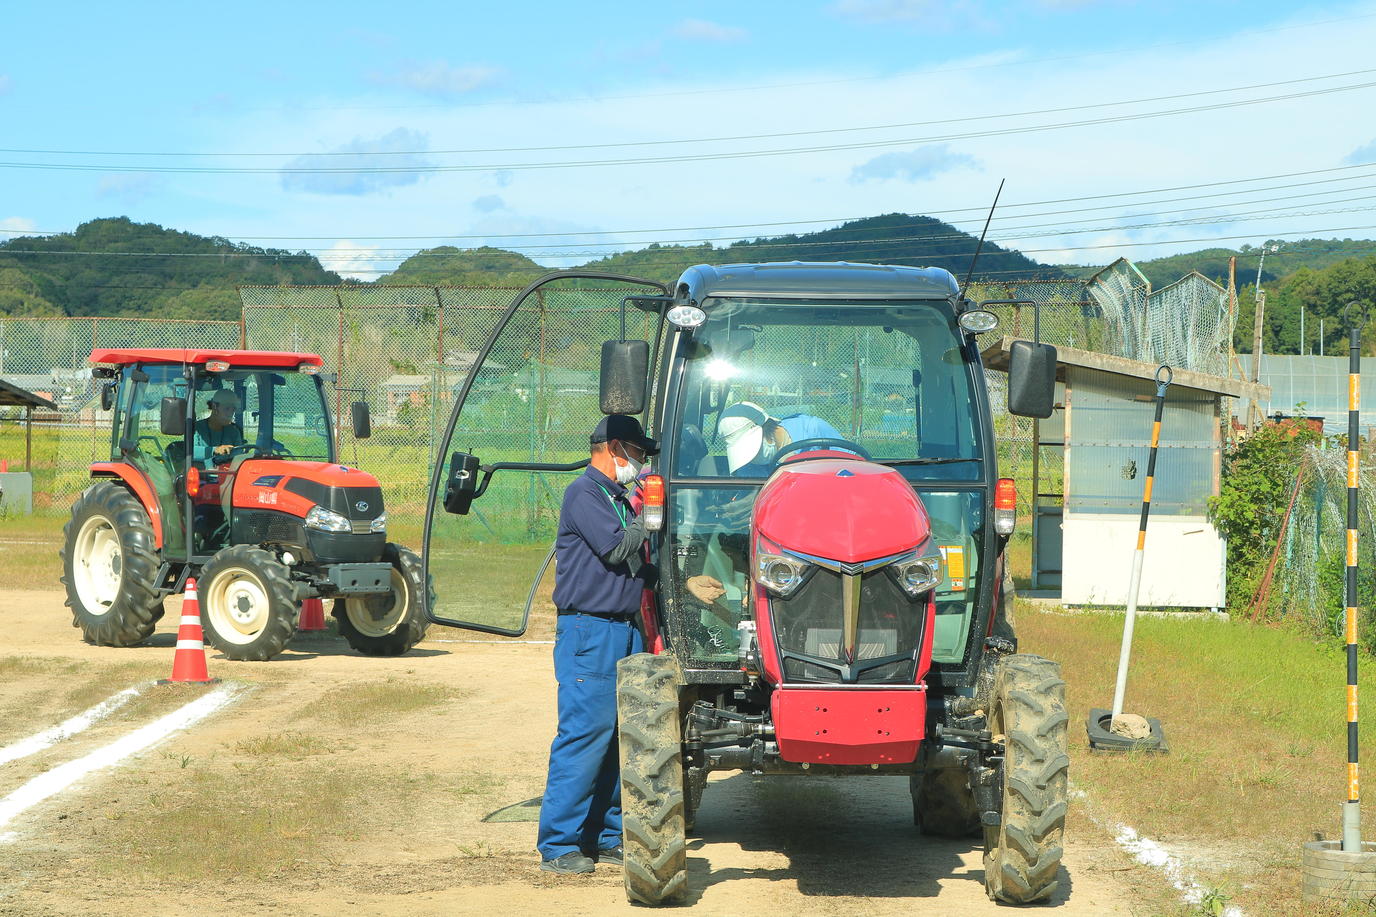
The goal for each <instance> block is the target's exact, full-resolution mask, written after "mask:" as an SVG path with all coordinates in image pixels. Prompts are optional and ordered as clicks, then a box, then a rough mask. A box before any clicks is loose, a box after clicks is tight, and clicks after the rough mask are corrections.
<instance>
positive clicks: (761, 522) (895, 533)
mask: <svg viewBox="0 0 1376 917" xmlns="http://www.w3.org/2000/svg"><path fill="white" fill-rule="evenodd" d="M755 526H756V529H757V530H758V531H759V532H760V534H762V535H764V537H766V538H768V539H769V540H770V541H772V542H774V543H775V544H777V545H779V546H780V547H782V548H787V549H789V550H790V551H797V552H800V553H802V554H812V555H814V556H817V557H825V558H828V559H830V560H839V561H842V562H843V563H858V562H860V561H863V560H873V559H874V558H876V557H888V556H891V555H893V554H901V553H902V552H904V551H910V550H912V549H913V548H915V547H917V546H918V545H919V544H921V543H922V542H923V541H925V540H926V539H927V536H928V534H929V533H930V532H931V523H930V521H929V520H928V518H927V511H926V509H924V508H923V506H922V501H921V500H919V499H918V498H917V494H916V493H915V492H914V491H913V488H912V485H911V484H909V483H908V482H907V481H905V480H904V479H903V476H902V475H901V474H899V473H898V472H897V471H895V470H894V469H892V468H888V467H886V466H884V465H876V464H874V463H872V462H865V461H861V460H860V459H847V458H827V459H814V460H811V461H803V462H796V463H792V464H787V465H784V466H783V467H782V468H780V469H779V470H778V471H776V472H775V473H774V475H773V476H772V477H771V478H770V479H769V480H768V481H767V482H766V483H765V485H764V487H762V488H761V489H760V495H759V497H758V498H756V500H755Z"/></svg>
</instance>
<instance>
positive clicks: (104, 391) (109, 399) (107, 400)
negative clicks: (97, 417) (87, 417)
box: [100, 382, 115, 411]
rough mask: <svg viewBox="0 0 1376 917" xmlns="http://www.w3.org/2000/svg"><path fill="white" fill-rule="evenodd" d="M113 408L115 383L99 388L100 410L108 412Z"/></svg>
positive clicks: (108, 383)
mask: <svg viewBox="0 0 1376 917" xmlns="http://www.w3.org/2000/svg"><path fill="white" fill-rule="evenodd" d="M114 406H115V383H113V382H107V383H105V384H104V385H102V386H101V387H100V409H101V410H102V411H108V410H110V409H111V408H112V407H114Z"/></svg>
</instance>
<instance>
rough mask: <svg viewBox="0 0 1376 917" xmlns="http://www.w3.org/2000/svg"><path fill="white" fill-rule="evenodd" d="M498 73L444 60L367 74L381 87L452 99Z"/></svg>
mask: <svg viewBox="0 0 1376 917" xmlns="http://www.w3.org/2000/svg"><path fill="white" fill-rule="evenodd" d="M501 75H502V71H501V70H499V69H498V68H496V67H488V66H485V65H482V64H467V65H463V66H455V65H454V64H450V63H447V62H445V61H430V62H428V63H417V64H413V65H411V66H409V67H407V68H405V69H403V70H401V71H400V72H397V73H392V74H385V73H373V74H370V75H369V79H371V80H372V81H373V82H374V83H377V84H379V85H382V86H400V87H402V88H403V89H412V90H415V91H416V92H420V93H423V94H425V95H428V96H437V97H439V98H455V97H458V96H463V95H467V94H468V93H470V92H474V91H476V90H478V89H482V88H484V87H487V86H491V85H493V84H494V83H496V82H497V80H498V78H499V77H500V76H501Z"/></svg>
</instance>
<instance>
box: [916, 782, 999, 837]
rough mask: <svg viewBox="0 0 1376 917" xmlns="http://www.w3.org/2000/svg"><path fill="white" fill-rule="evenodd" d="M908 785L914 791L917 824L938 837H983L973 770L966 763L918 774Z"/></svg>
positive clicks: (923, 830)
mask: <svg viewBox="0 0 1376 917" xmlns="http://www.w3.org/2000/svg"><path fill="white" fill-rule="evenodd" d="M908 787H909V789H910V790H911V792H912V795H913V824H915V825H917V828H918V830H919V831H921V832H922V833H923V834H927V835H935V836H936V837H957V838H959V837H979V836H980V834H981V828H980V821H979V809H978V808H977V807H976V806H975V796H974V793H972V792H971V791H970V772H969V771H968V770H966V769H965V768H963V767H944V768H941V769H940V770H932V771H926V772H924V773H921V774H914V775H913V776H912V777H910V778H909V781H908Z"/></svg>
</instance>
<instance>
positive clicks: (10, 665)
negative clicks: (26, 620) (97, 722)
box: [0, 656, 186, 743]
mask: <svg viewBox="0 0 1376 917" xmlns="http://www.w3.org/2000/svg"><path fill="white" fill-rule="evenodd" d="M166 674H167V672H166V667H165V666H162V665H157V666H155V665H152V664H150V663H118V664H113V665H102V664H98V663H89V662H81V661H78V660H71V659H49V658H45V657H41V656H5V657H0V688H2V690H0V743H4V742H8V741H12V740H14V739H18V738H20V737H22V736H25V735H28V734H29V733H30V732H33V731H35V730H37V729H41V728H44V727H47V726H51V725H53V724H54V723H56V722H60V721H62V720H64V719H66V718H67V717H70V716H73V715H74V714H76V713H79V712H81V711H82V710H85V709H87V708H89V707H92V706H94V705H96V704H98V703H100V702H101V701H103V700H105V699H106V698H108V697H110V696H111V695H113V694H115V693H116V692H118V691H121V690H123V689H125V688H128V687H130V686H132V685H135V684H139V683H140V682H142V683H145V684H146V683H148V682H151V681H152V680H154V679H155V678H158V677H161V676H164V675H166ZM175 693H176V692H175V690H161V689H159V690H154V689H153V688H152V687H150V688H149V689H148V690H146V691H144V692H143V694H142V695H140V696H139V697H136V698H134V699H133V700H131V701H129V702H128V703H127V704H125V705H124V706H123V707H121V708H120V710H118V711H117V712H116V713H115V714H114V715H113V717H112V719H113V720H119V719H130V720H132V719H138V718H140V717H146V716H148V715H150V714H153V713H155V712H157V713H161V712H165V711H166V710H168V709H171V707H172V706H175V705H176V704H178V703H185V702H186V698H184V697H183V698H181V699H180V700H178V699H177V698H176V697H171V695H172V694H175Z"/></svg>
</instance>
